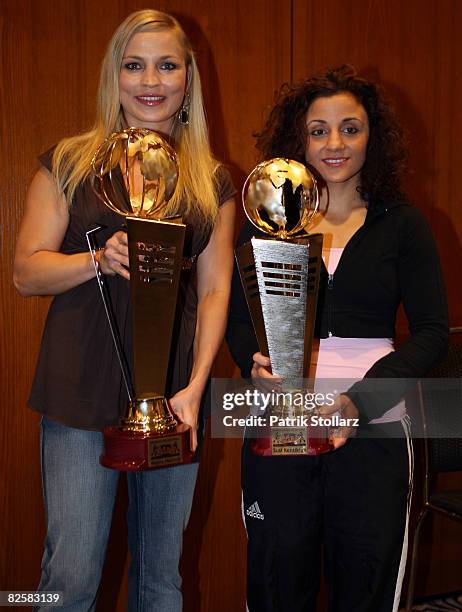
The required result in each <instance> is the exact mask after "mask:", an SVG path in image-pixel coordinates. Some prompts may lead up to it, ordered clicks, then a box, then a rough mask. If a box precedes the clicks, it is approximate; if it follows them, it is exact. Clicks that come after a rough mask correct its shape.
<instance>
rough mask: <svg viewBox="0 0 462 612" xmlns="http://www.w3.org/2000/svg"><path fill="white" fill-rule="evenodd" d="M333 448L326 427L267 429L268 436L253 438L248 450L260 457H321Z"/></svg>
mask: <svg viewBox="0 0 462 612" xmlns="http://www.w3.org/2000/svg"><path fill="white" fill-rule="evenodd" d="M333 448H334V447H333V446H332V444H331V443H330V442H329V437H328V432H327V428H326V427H315V426H312V427H269V428H268V435H262V436H261V437H260V436H259V437H258V438H254V439H253V440H252V442H251V443H250V449H251V450H252V452H253V453H254V454H255V455H260V456H261V457H294V456H299V455H302V456H303V455H305V456H306V455H322V454H323V453H328V452H329V451H331V450H332V449H333Z"/></svg>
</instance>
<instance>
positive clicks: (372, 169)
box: [255, 65, 407, 203]
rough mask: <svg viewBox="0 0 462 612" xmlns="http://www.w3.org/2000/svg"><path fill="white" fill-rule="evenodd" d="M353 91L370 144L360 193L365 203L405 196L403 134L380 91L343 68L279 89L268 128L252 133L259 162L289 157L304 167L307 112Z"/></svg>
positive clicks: (267, 124) (372, 84) (330, 70)
mask: <svg viewBox="0 0 462 612" xmlns="http://www.w3.org/2000/svg"><path fill="white" fill-rule="evenodd" d="M342 92H349V93H351V94H352V95H353V96H354V97H355V98H356V99H357V100H358V101H359V102H360V103H361V104H362V105H363V106H364V109H365V110H366V113H367V116H368V119H369V141H368V145H367V153H366V161H365V162H364V166H363V167H362V169H361V174H360V177H361V180H360V187H359V192H360V194H361V197H362V198H363V199H364V200H365V201H367V202H374V203H379V202H381V201H387V200H399V199H402V198H403V197H404V195H403V192H402V188H401V178H402V175H403V173H404V170H405V167H406V161H407V148H406V146H405V139H404V135H403V130H402V129H401V127H400V125H399V122H398V120H397V118H396V115H395V113H394V111H393V110H392V108H391V106H390V104H389V103H388V101H387V100H386V98H385V97H384V94H383V92H382V91H381V89H380V88H379V87H378V86H377V85H376V84H375V83H372V82H371V81H367V80H366V79H363V78H360V77H359V76H357V73H356V70H355V69H354V68H353V67H352V66H348V65H343V66H340V67H338V68H333V69H329V70H328V71H327V72H326V73H324V74H320V75H317V76H313V77H310V78H308V79H306V80H304V81H301V82H299V83H297V84H295V85H292V86H289V85H287V84H285V85H283V86H282V87H281V89H280V91H279V94H278V97H277V100H276V105H275V107H274V108H273V110H272V111H271V113H270V115H269V117H268V120H267V122H266V125H265V126H264V128H263V129H262V131H261V132H259V133H257V134H255V136H256V138H257V149H258V150H259V151H260V153H261V156H262V159H270V158H273V157H288V158H290V159H295V160H296V161H299V162H302V163H305V148H306V139H307V136H308V135H307V129H306V123H305V116H306V112H307V110H308V108H309V106H310V105H311V103H312V102H313V101H314V100H315V99H316V98H320V97H326V96H333V95H335V94H337V93H342Z"/></svg>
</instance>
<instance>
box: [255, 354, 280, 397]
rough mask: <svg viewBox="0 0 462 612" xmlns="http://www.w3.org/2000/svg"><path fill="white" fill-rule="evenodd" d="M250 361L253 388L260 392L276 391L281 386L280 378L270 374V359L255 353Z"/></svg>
mask: <svg viewBox="0 0 462 612" xmlns="http://www.w3.org/2000/svg"><path fill="white" fill-rule="evenodd" d="M252 359H253V366H252V371H251V373H250V375H251V377H252V380H253V381H254V384H255V386H256V387H257V388H258V389H260V391H273V390H278V388H279V387H280V385H281V378H280V376H275V375H274V374H272V372H271V360H270V358H269V357H265V355H262V354H261V353H255V354H254V355H253V356H252Z"/></svg>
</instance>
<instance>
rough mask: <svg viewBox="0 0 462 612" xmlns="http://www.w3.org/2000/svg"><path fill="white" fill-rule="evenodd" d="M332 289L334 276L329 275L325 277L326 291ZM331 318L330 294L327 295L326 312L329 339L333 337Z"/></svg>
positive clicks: (332, 315) (332, 314)
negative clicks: (327, 304) (327, 305)
mask: <svg viewBox="0 0 462 612" xmlns="http://www.w3.org/2000/svg"><path fill="white" fill-rule="evenodd" d="M333 288H334V275H333V274H329V275H328V276H327V289H328V291H332V290H333ZM333 318H334V313H333V312H332V294H330V295H329V307H328V311H327V336H328V337H329V338H332V336H333V335H334V332H333V329H332V328H333Z"/></svg>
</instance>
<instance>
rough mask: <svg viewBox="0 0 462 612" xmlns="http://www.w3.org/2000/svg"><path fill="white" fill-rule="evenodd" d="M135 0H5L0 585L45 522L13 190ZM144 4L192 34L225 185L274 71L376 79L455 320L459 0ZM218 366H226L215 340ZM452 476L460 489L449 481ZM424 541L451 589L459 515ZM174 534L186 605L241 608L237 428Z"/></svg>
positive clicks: (84, 115)
mask: <svg viewBox="0 0 462 612" xmlns="http://www.w3.org/2000/svg"><path fill="white" fill-rule="evenodd" d="M145 4H146V3H145V2H142V3H139V2H136V1H132V0H112V1H109V0H99V1H98V2H96V1H93V0H3V3H2V9H1V10H2V13H1V21H0V28H1V54H2V55H1V57H2V62H1V83H2V85H1V87H0V109H1V116H2V124H1V128H0V129H1V143H2V148H1V155H2V160H1V165H0V172H1V190H0V197H1V206H0V221H1V222H0V232H1V234H0V236H1V260H0V265H1V279H2V291H1V297H0V309H1V335H0V354H1V368H0V377H1V387H0V388H1V416H0V419H1V424H0V465H1V468H0V469H1V475H0V524H1V526H0V551H1V552H0V554H1V559H0V590H5V589H9V590H12V589H33V588H34V587H35V586H36V584H37V581H38V577H39V567H40V558H41V552H42V541H43V535H44V519H43V510H42V501H41V485H40V467H39V452H38V418H37V416H36V415H35V414H33V413H32V412H30V411H29V410H28V409H26V407H25V406H26V398H27V394H28V390H29V385H30V382H31V377H32V374H33V369H34V363H35V358H36V355H37V349H38V346H39V342H40V336H41V331H42V326H43V320H44V315H45V313H46V310H47V307H48V303H49V302H48V299H47V298H29V299H23V298H21V297H19V296H18V295H17V294H16V293H15V291H14V288H13V286H12V282H11V275H12V258H13V250H14V242H15V236H16V235H17V231H18V225H19V221H20V218H21V212H22V206H23V202H24V195H25V191H26V188H27V185H28V183H29V181H30V178H31V176H32V175H33V172H34V171H35V169H36V167H37V162H36V156H37V154H38V153H40V152H41V151H43V150H45V149H46V148H48V147H49V146H50V145H52V144H53V143H55V142H56V141H58V140H59V139H60V138H62V137H64V136H67V135H72V134H75V133H76V132H79V131H83V130H85V129H86V128H87V127H88V126H89V125H90V124H91V123H92V120H93V112H94V100H95V92H96V84H97V78H98V70H99V64H100V61H101V58H102V55H103V52H104V48H105V46H106V44H107V41H108V40H109V38H110V35H111V34H112V32H113V31H114V29H115V28H116V26H117V25H118V24H119V23H120V22H121V21H122V19H123V18H125V16H126V15H127V14H129V13H130V12H132V11H134V10H138V9H140V8H145ZM155 8H159V9H164V10H167V11H171V12H172V13H174V14H175V15H176V16H177V17H178V18H179V19H180V21H181V22H182V24H183V25H184V27H185V29H186V31H187V32H188V33H189V35H190V37H191V39H192V40H193V43H194V46H195V49H196V50H197V55H198V61H199V65H200V68H201V74H202V77H203V83H204V90H205V97H206V103H207V111H208V118H209V123H210V126H211V133H212V141H213V145H214V149H215V152H216V154H217V155H218V156H219V157H220V158H221V159H222V160H223V161H225V162H227V163H228V164H229V165H230V167H231V169H232V172H233V176H234V178H235V180H236V184H237V186H238V187H240V186H241V184H242V181H243V178H244V177H245V176H246V174H247V173H248V172H249V171H250V170H251V169H252V167H253V166H254V163H255V159H256V157H255V153H254V149H253V139H252V132H253V131H255V130H256V129H258V128H259V127H260V126H261V124H262V120H263V117H264V116H265V114H266V112H267V111H268V109H269V108H270V107H271V104H272V101H273V96H274V92H275V90H276V89H277V88H278V86H279V85H280V84H281V83H282V82H284V81H289V82H290V81H292V80H295V79H299V78H302V77H303V76H305V75H308V74H310V73H312V72H313V71H314V70H318V69H321V68H324V67H327V66H335V65H339V64H341V63H345V62H349V63H353V64H354V65H356V67H357V68H358V69H361V70H364V71H366V72H367V74H369V75H371V76H373V77H377V78H379V79H380V80H381V81H382V82H383V83H384V84H385V86H386V87H387V89H388V91H389V93H390V97H391V98H392V99H393V101H394V103H395V105H396V107H397V109H398V112H399V115H400V117H401V119H402V121H403V123H404V124H405V125H406V126H407V129H408V131H409V140H410V144H411V152H412V155H411V166H412V169H413V173H412V174H411V175H410V177H409V180H408V191H409V194H410V197H411V199H412V200H413V201H414V202H415V204H416V205H417V206H419V207H421V208H422V210H423V211H424V212H425V214H426V215H427V217H428V218H429V220H430V222H431V224H432V226H433V229H434V233H435V236H436V239H437V242H438V245H439V248H440V252H441V257H442V261H443V267H444V272H445V276H446V282H447V286H448V291H449V298H450V314H451V324H452V325H457V326H460V325H462V299H461V289H460V262H461V261H462V260H461V252H462V251H461V244H460V241H461V235H462V212H461V201H460V200H461V198H460V185H459V183H460V170H458V168H459V166H460V154H461V145H462V142H461V138H460V134H461V133H462V105H461V103H460V100H461V99H462V82H461V80H460V78H459V76H460V59H461V58H462V37H461V34H460V33H461V32H462V1H461V0H439V2H435V1H434V0H285V1H284V2H281V1H280V0H249V1H247V2H245V1H244V0H228V1H227V2H226V3H224V2H223V3H221V2H214V1H213V0H172V1H159V2H158V3H157V5H156V7H155ZM216 374H217V375H220V376H233V375H235V374H236V372H235V368H234V366H233V364H232V362H231V360H230V358H229V355H228V353H227V351H226V348H223V350H222V352H221V354H220V357H219V359H218V362H217V365H216ZM451 484H452V485H453V486H454V485H456V486H459V487H460V486H461V484H460V482H459V483H457V482H456V480H455V479H454V478H452V480H451ZM125 503H126V499H125V491H124V486H123V481H122V483H121V491H120V498H119V503H118V505H117V510H116V514H115V518H114V528H113V533H112V538H111V542H110V546H109V554H108V564H107V567H106V570H105V574H104V579H103V585H102V593H101V598H100V604H99V608H98V609H99V610H100V611H108V612H109V611H110V612H112V611H113V610H122V609H123V605H124V600H125V593H126V584H125V570H126V563H127V562H126V553H125V546H126V539H125V527H124V507H125ZM425 540H426V543H425V544H424V546H423V552H422V554H423V555H426V556H427V562H426V563H425V564H424V566H423V567H422V571H421V573H420V576H419V580H418V585H417V594H424V593H430V592H442V591H448V590H455V589H457V588H459V589H462V575H461V573H462V572H461V569H460V568H461V567H462V562H461V561H462V546H461V543H462V526H461V525H457V524H451V523H448V522H442V521H440V520H438V521H437V520H435V521H434V522H433V524H431V522H430V523H429V525H428V528H427V530H426V534H425ZM185 542H186V545H185V554H184V559H183V570H184V575H185V609H186V610H187V611H190V612H198V611H199V610H201V611H203V612H217V611H220V612H238V611H241V610H244V609H245V606H244V574H245V534H244V532H243V528H242V526H241V518H240V489H239V443H238V441H226V442H225V441H223V440H209V441H208V443H207V445H206V448H205V453H204V457H203V461H202V465H201V470H200V477H199V482H198V486H197V490H196V496H195V504H194V508H193V514H192V519H191V522H190V525H189V528H188V532H187V534H186V540H185ZM430 547H431V548H430ZM76 571H78V568H76ZM320 608H323V605H322V604H321V605H320Z"/></svg>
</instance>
